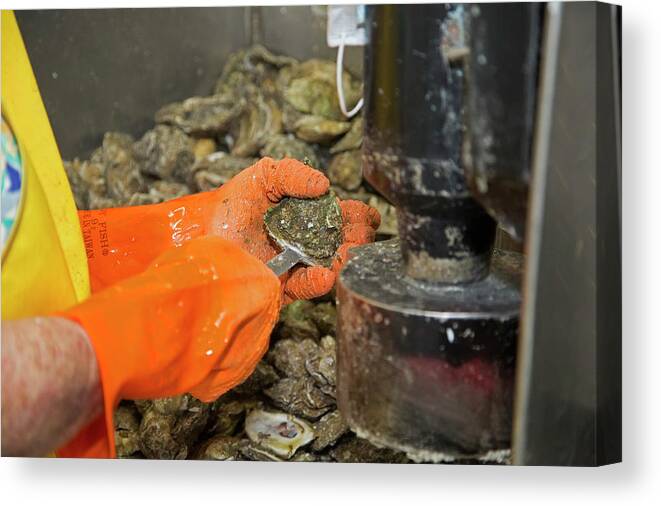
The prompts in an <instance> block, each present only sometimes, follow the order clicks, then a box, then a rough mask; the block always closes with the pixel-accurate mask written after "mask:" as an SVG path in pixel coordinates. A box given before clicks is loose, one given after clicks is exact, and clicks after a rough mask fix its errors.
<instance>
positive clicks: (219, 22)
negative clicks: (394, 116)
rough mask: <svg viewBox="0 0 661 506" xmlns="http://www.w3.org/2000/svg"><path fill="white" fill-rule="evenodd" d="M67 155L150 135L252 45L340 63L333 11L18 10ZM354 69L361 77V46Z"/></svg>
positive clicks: (353, 52) (349, 54)
mask: <svg viewBox="0 0 661 506" xmlns="http://www.w3.org/2000/svg"><path fill="white" fill-rule="evenodd" d="M17 19H18V23H19V26H20V28H21V32H22V34H23V38H24V40H25V43H26V46H27V49H28V53H29V55H30V60H31V61H32V66H33V68H34V71H35V74H36V77H37V81H38V83H39V87H40V89H41V93H42V96H43V99H44V103H45V105H46V110H47V111H48V114H49V117H50V120H51V124H52V126H53V129H54V131H55V136H56V138H57V141H58V145H59V147H60V151H61V154H62V157H63V158H65V159H69V158H72V157H74V156H87V155H88V154H89V153H90V152H91V151H92V150H93V149H94V148H96V147H97V146H98V145H99V144H100V142H101V139H102V136H103V133H104V132H106V131H109V130H118V131H122V132H127V133H131V134H133V135H135V136H139V135H141V134H142V133H143V132H144V131H145V130H147V129H148V128H150V127H151V125H152V124H153V115H154V113H155V112H156V110H157V109H158V108H160V107H161V106H162V105H164V104H165V103H167V102H171V101H176V100H180V99H183V98H185V97H190V96H192V95H205V94H209V93H210V92H211V91H212V88H213V85H214V83H215V81H216V79H217V78H218V76H219V74H220V72H221V70H222V68H223V64H224V63H225V60H226V58H227V56H228V55H229V53H231V52H232V51H235V50H237V49H239V48H241V47H245V46H247V45H248V44H250V43H251V42H261V43H263V44H264V45H266V47H268V48H269V49H272V50H273V51H276V52H282V53H285V54H289V55H291V56H295V57H297V58H301V59H305V58H312V57H323V58H329V59H335V56H336V53H337V50H336V49H331V48H329V47H327V46H326V8H325V7H324V6H315V7H305V6H300V7H215V8H162V9H82V10H41V11H17ZM345 61H346V67H347V68H348V69H350V70H351V71H353V72H354V73H357V75H360V72H361V69H362V48H348V49H347V51H346V54H345Z"/></svg>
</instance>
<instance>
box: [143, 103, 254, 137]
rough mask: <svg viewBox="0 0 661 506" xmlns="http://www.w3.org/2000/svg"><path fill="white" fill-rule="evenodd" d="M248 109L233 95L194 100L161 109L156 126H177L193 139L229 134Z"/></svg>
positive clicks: (157, 114)
mask: <svg viewBox="0 0 661 506" xmlns="http://www.w3.org/2000/svg"><path fill="white" fill-rule="evenodd" d="M244 107H245V101H244V100H243V99H242V98H238V99H237V97H235V96H233V95H230V94H225V95H212V96H210V97H191V98H188V99H186V100H184V101H183V102H175V103H172V104H168V105H166V106H164V107H162V108H161V109H159V110H158V112H157V113H156V116H155V118H154V119H155V121H156V123H164V124H166V125H174V126H177V127H179V128H181V129H182V130H183V131H184V132H186V133H187V134H189V135H193V136H197V137H200V136H210V135H217V134H220V133H225V132H227V131H228V130H229V128H230V125H231V123H232V121H233V120H234V119H235V118H236V117H237V116H238V115H239V114H240V113H241V111H242V110H243V108H244Z"/></svg>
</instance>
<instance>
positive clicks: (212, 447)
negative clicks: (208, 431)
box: [193, 435, 241, 460]
mask: <svg viewBox="0 0 661 506" xmlns="http://www.w3.org/2000/svg"><path fill="white" fill-rule="evenodd" d="M240 455H241V440H240V439H239V438H237V437H231V436H223V435H216V436H213V437H211V439H208V440H207V441H205V442H204V443H202V444H201V445H200V446H199V447H198V448H197V449H196V450H195V452H194V454H193V459H195V460H238V459H239V456H240Z"/></svg>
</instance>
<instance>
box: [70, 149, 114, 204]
mask: <svg viewBox="0 0 661 506" xmlns="http://www.w3.org/2000/svg"><path fill="white" fill-rule="evenodd" d="M64 170H65V172H66V174H67V178H68V179H69V184H70V185H71V191H72V192H73V197H74V200H75V202H76V207H77V208H78V209H90V200H92V201H95V200H96V199H98V198H105V195H106V177H105V167H104V166H103V165H101V164H98V163H92V162H90V161H87V160H86V161H83V162H81V161H80V160H78V158H76V159H74V160H73V161H72V162H67V161H65V162H64ZM90 193H93V194H94V195H93V196H90Z"/></svg>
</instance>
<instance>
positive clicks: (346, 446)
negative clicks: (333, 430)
mask: <svg viewBox="0 0 661 506" xmlns="http://www.w3.org/2000/svg"><path fill="white" fill-rule="evenodd" d="M330 455H331V457H333V459H334V460H335V461H336V462H347V463H368V464H370V463H372V464H378V463H392V464H405V463H408V462H410V460H409V459H408V458H407V457H406V454H405V453H402V452H397V451H394V450H390V449H388V448H379V447H376V446H374V445H372V444H371V443H370V442H369V441H367V440H365V439H361V438H359V437H351V438H347V439H344V440H343V441H341V442H340V443H338V444H337V445H336V446H335V448H333V449H331V450H330Z"/></svg>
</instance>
